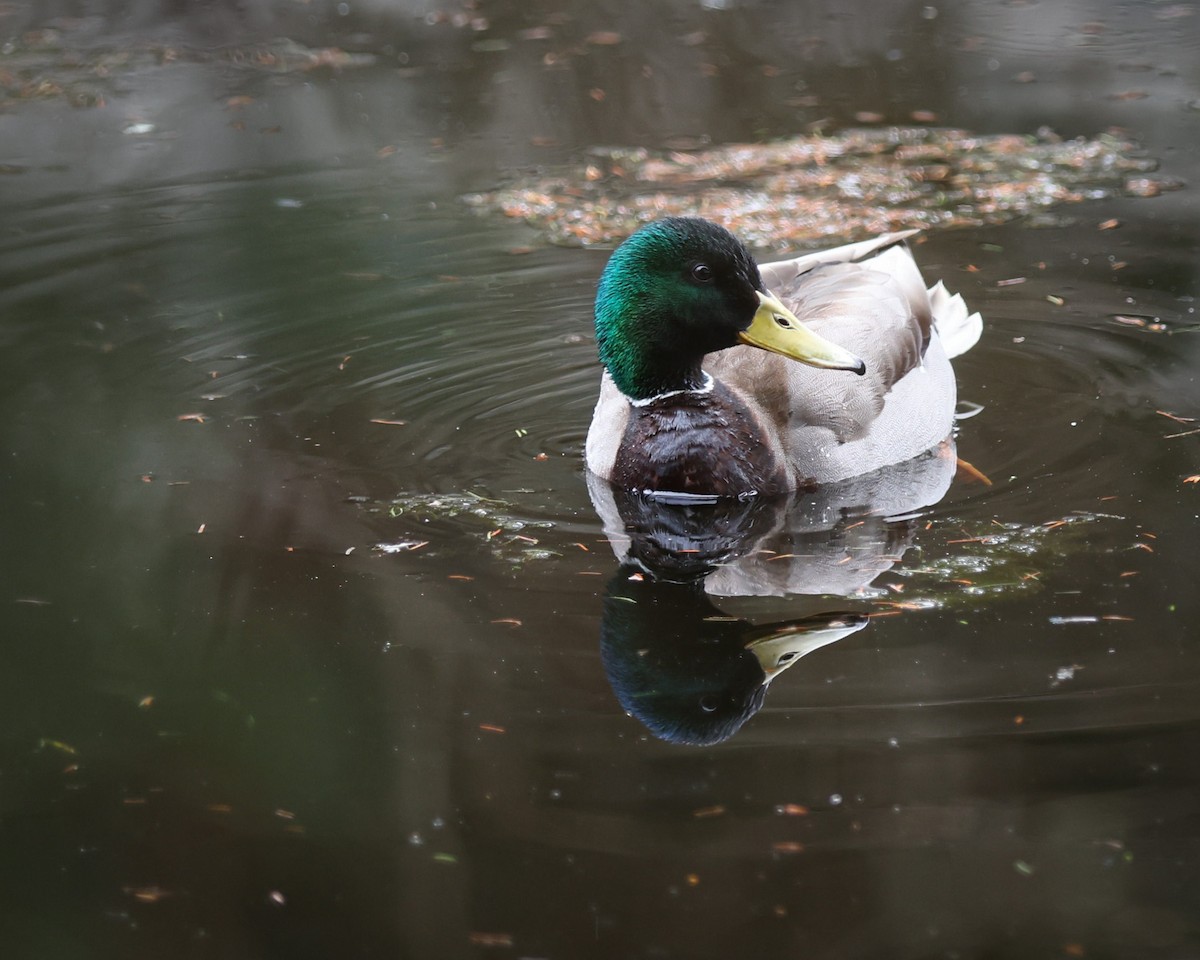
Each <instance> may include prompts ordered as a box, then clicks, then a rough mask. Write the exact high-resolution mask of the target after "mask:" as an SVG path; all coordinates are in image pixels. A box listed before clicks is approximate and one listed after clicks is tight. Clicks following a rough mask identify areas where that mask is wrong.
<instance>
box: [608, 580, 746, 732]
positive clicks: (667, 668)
mask: <svg viewBox="0 0 1200 960" xmlns="http://www.w3.org/2000/svg"><path fill="white" fill-rule="evenodd" d="M638 570H639V568H638V567H636V566H634V565H632V564H625V565H623V566H622V567H621V569H620V570H618V571H617V574H616V576H615V577H614V578H613V579H612V581H611V582H610V583H609V586H608V591H607V594H606V596H605V600H604V620H603V623H602V624H601V628H600V657H601V660H602V661H603V663H604V670H605V672H606V673H607V674H608V681H609V683H610V684H611V685H612V688H613V692H614V693H615V694H616V695H617V699H618V700H619V701H620V703H621V706H622V707H623V708H624V709H625V710H626V712H628V713H630V714H632V715H633V716H635V717H637V719H638V720H640V721H641V722H642V723H643V724H644V725H645V726H646V727H647V729H649V730H650V732H651V733H653V734H654V735H655V736H656V737H658V738H659V739H660V740H667V741H670V742H672V743H684V744H694V745H705V744H712V743H720V742H721V741H722V740H726V739H728V738H729V737H731V736H733V734H735V733H736V732H737V731H738V729H739V728H740V727H741V726H742V724H744V723H745V722H746V721H747V720H748V719H749V718H750V717H752V716H754V714H755V713H757V712H758V710H759V708H760V707H761V706H762V702H763V697H764V695H765V693H766V686H765V684H764V680H765V679H766V675H765V674H764V672H763V669H762V667H761V666H760V665H759V663H758V660H757V659H756V658H755V656H754V654H753V653H751V652H749V651H748V650H746V649H745V648H744V646H743V644H742V635H743V634H744V633H745V632H746V631H747V630H748V629H752V627H751V625H750V624H749V623H747V622H746V621H745V620H735V619H730V618H728V617H725V616H723V615H722V614H721V611H720V610H718V609H717V608H716V607H714V606H713V605H712V604H711V603H710V602H709V600H708V598H707V596H705V594H704V590H703V588H702V585H701V584H702V581H696V582H693V583H667V582H662V581H653V580H651V579H650V578H649V577H648V576H647V577H646V578H645V579H644V580H640V581H639V580H636V579H635V580H630V577H631V576H633V575H634V574H635V573H638Z"/></svg>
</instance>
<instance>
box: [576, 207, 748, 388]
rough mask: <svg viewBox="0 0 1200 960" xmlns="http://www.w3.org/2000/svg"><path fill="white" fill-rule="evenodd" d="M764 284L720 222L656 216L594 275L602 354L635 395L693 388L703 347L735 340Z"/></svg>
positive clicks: (718, 346)
mask: <svg viewBox="0 0 1200 960" xmlns="http://www.w3.org/2000/svg"><path fill="white" fill-rule="evenodd" d="M762 290H763V285H762V279H761V277H760V276H759V273H758V266H757V264H755V262H754V258H753V257H751V256H750V253H749V251H748V250H747V249H746V248H745V246H743V245H742V243H741V241H740V240H738V239H737V238H736V237H735V236H734V235H733V234H732V233H730V232H729V231H728V230H726V229H725V228H724V227H720V226H718V225H717V224H715V223H710V222H709V221H707V220H700V219H696V218H693V217H669V218H667V219H665V220H657V221H655V222H654V223H651V224H649V225H647V226H645V227H642V228H641V229H640V230H638V231H637V233H635V234H633V236H631V237H630V238H629V239H628V240H626V241H625V242H624V243H622V244H621V245H620V246H619V247H617V249H616V250H615V251H614V252H613V255H612V257H611V258H610V259H609V261H608V265H607V266H606V267H605V268H604V273H603V274H602V275H601V277H600V285H599V288H598V289H597V291H596V344H597V347H598V349H599V352H600V360H601V362H602V363H603V364H604V365H605V366H606V367H607V368H608V371H609V373H610V374H612V377H613V380H614V381H615V383H616V385H617V387H618V388H620V390H621V392H622V393H624V394H625V395H626V396H628V397H631V398H633V399H635V400H637V399H645V398H648V397H652V396H655V395H657V394H659V393H665V392H667V391H668V390H688V389H696V388H697V387H699V386H701V385H702V384H703V382H704V375H703V373H702V371H701V369H700V363H701V361H702V360H703V358H704V356H705V354H708V353H712V352H713V351H715V350H723V349H725V348H726V347H732V346H734V345H735V344H736V343H737V342H738V334H739V333H741V332H742V331H743V330H745V329H746V328H747V327H749V326H750V322H751V320H752V319H753V317H754V314H755V311H756V310H757V309H758V306H759V298H758V293H759V292H760V291H762Z"/></svg>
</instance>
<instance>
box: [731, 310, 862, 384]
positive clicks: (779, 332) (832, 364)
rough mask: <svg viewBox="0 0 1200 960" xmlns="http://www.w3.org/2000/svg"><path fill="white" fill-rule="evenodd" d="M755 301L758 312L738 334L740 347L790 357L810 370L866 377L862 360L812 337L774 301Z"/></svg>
mask: <svg viewBox="0 0 1200 960" xmlns="http://www.w3.org/2000/svg"><path fill="white" fill-rule="evenodd" d="M758 300H759V306H758V310H757V312H755V314H754V319H753V320H751V321H750V326H749V327H747V328H746V329H745V330H743V331H742V332H741V333H740V334H738V338H739V339H740V340H741V341H742V343H748V344H750V345H751V346H755V347H761V348H762V349H763V350H770V351H771V352H772V353H778V354H780V355H782V356H785V357H791V359H793V360H799V361H800V362H801V363H807V364H808V365H809V366H813V367H823V368H824V369H826V370H852V371H854V372H855V373H857V374H863V373H866V371H867V365H866V364H865V363H863V362H862V360H860V359H859V358H858V357H856V356H855V355H854V354H852V353H851V352H850V351H849V350H844V349H842V348H841V347H839V346H838V345H837V344H836V343H833V342H831V341H829V340H826V339H825V338H824V337H822V336H818V335H817V334H815V333H813V332H812V331H811V330H809V329H808V327H806V326H805V325H804V324H802V323H801V322H800V321H799V320H798V319H797V318H796V315H795V314H794V313H792V311H791V310H789V309H788V308H787V307H785V306H784V305H783V304H782V303H781V302H780V300H779V299H778V298H777V297H775V296H773V295H771V294H766V293H759V295H758Z"/></svg>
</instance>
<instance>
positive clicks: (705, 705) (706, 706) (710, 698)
mask: <svg viewBox="0 0 1200 960" xmlns="http://www.w3.org/2000/svg"><path fill="white" fill-rule="evenodd" d="M720 705H721V701H720V699H719V698H718V697H717V696H716V695H715V694H711V693H706V694H705V695H704V696H702V697H701V698H700V709H701V710H703V711H704V712H705V713H713V712H715V711H716V709H717V707H719V706H720Z"/></svg>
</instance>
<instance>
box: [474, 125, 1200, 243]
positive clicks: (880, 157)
mask: <svg viewBox="0 0 1200 960" xmlns="http://www.w3.org/2000/svg"><path fill="white" fill-rule="evenodd" d="M1157 166H1158V164H1157V161H1155V160H1153V159H1151V158H1148V157H1146V156H1144V155H1143V154H1142V152H1141V150H1140V148H1139V147H1138V146H1137V145H1136V144H1134V143H1133V142H1132V141H1129V140H1125V139H1122V138H1119V137H1116V136H1112V135H1109V134H1102V135H1101V136H1099V137H1097V138H1095V139H1092V140H1088V139H1083V138H1080V139H1076V140H1062V139H1061V138H1059V137H1056V136H1055V135H1054V134H1052V133H1044V134H1043V135H1041V136H1037V137H1034V136H1017V135H1012V134H1000V135H989V136H978V135H974V134H971V133H968V132H967V131H964V130H954V129H941V128H931V127H887V128H880V129H849V130H843V131H841V132H840V133H837V134H832V135H827V136H823V135H809V136H799V137H794V138H792V139H788V140H780V141H775V142H772V143H762V144H733V145H729V146H724V147H719V148H716V149H710V150H696V151H681V150H675V151H659V152H656V151H651V150H647V149H635V148H596V149H594V150H593V151H591V155H590V156H589V157H588V158H587V160H586V161H585V162H584V163H583V164H580V165H578V166H576V167H572V168H569V169H567V170H565V171H563V172H561V173H560V174H558V175H556V176H542V177H536V178H531V179H526V180H520V181H518V182H516V183H514V184H512V185H510V186H508V187H506V188H504V189H501V190H497V191H496V192H494V193H487V194H476V195H472V196H468V197H466V198H465V199H466V202H467V203H469V204H471V205H473V206H475V207H478V208H480V209H482V210H484V211H488V212H498V213H502V214H504V215H505V216H508V217H515V218H519V219H523V220H525V221H527V222H528V223H530V224H531V225H533V226H535V227H537V228H539V229H541V230H543V231H544V232H545V233H546V235H547V237H548V238H549V240H550V241H551V242H553V243H558V244H563V245H568V246H592V245H612V244H615V243H617V242H619V241H620V240H622V239H623V238H624V237H626V236H628V235H629V234H630V233H632V232H633V231H634V230H636V229H637V228H638V227H639V226H641V225H642V224H643V223H647V222H649V221H651V220H655V219H658V218H659V217H664V216H700V217H707V218H709V219H712V220H718V221H720V222H721V223H723V224H725V225H726V226H728V227H729V228H730V229H731V230H733V231H734V232H735V233H737V234H738V235H739V236H741V237H742V238H743V239H745V240H746V241H747V242H749V243H751V244H752V245H755V246H759V247H774V248H779V247H793V246H796V245H802V244H806V243H817V242H820V241H824V240H827V239H829V238H832V237H837V238H844V237H857V236H868V235H873V234H877V233H882V232H885V231H889V230H902V229H906V228H909V227H978V226H983V225H986V224H995V223H1003V222H1006V221H1008V220H1012V219H1015V218H1017V217H1023V216H1028V215H1030V214H1031V213H1034V212H1036V211H1039V210H1043V209H1045V208H1047V207H1052V206H1057V205H1059V204H1065V203H1081V202H1083V201H1085V200H1095V199H1101V198H1107V197H1114V196H1121V195H1123V194H1124V195H1132V196H1143V197H1145V196H1156V195H1157V194H1158V193H1161V192H1162V191H1163V190H1169V189H1178V188H1180V187H1182V186H1183V184H1182V183H1181V182H1180V181H1176V180H1169V179H1153V178H1150V177H1147V176H1146V174H1147V173H1150V172H1152V171H1154V170H1155V169H1156V168H1157Z"/></svg>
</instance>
